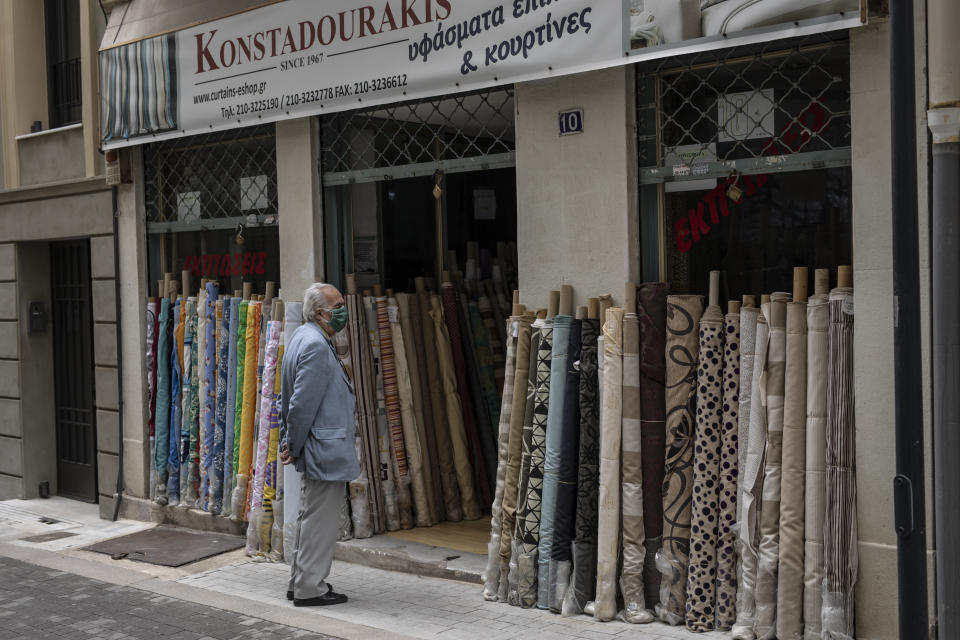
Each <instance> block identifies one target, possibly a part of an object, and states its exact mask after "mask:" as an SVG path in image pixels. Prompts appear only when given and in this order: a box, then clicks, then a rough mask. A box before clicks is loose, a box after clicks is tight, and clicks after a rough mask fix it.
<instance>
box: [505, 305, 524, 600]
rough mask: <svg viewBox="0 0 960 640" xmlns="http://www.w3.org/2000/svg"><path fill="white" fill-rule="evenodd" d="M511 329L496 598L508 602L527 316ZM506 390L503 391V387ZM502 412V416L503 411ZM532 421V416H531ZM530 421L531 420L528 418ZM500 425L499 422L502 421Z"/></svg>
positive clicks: (515, 319)
mask: <svg viewBox="0 0 960 640" xmlns="http://www.w3.org/2000/svg"><path fill="white" fill-rule="evenodd" d="M511 320H512V322H513V323H514V329H513V330H512V332H513V334H515V335H514V337H515V340H516V353H515V354H514V362H515V368H514V372H513V391H512V406H511V407H510V410H509V413H508V415H509V423H508V429H509V434H508V436H507V468H506V475H505V479H504V489H503V503H502V505H501V509H500V511H501V515H500V521H501V527H500V585H499V587H498V591H497V599H498V600H499V601H500V602H508V601H509V594H510V555H511V551H512V546H513V537H514V533H515V531H516V523H517V502H518V494H519V492H520V467H521V462H522V459H523V450H524V447H523V433H524V416H525V415H526V412H527V400H528V389H529V388H530V386H531V385H530V353H531V350H530V344H531V335H530V334H531V331H530V321H531V318H530V316H513V317H512V318H511ZM504 394H506V391H504ZM505 413H507V412H501V413H500V416H501V420H502V419H503V416H504V414H505ZM531 421H532V416H531ZM531 424H532V422H531ZM501 428H502V425H501Z"/></svg>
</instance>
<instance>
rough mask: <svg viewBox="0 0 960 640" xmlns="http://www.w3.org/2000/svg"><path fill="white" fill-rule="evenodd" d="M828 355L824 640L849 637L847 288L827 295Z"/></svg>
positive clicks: (852, 465) (852, 514) (852, 481)
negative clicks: (828, 302)
mask: <svg viewBox="0 0 960 640" xmlns="http://www.w3.org/2000/svg"><path fill="white" fill-rule="evenodd" d="M829 354H830V355H829V363H830V364H829V375H828V376H827V431H826V435H827V455H826V480H825V487H826V515H825V517H824V525H823V553H824V567H823V608H822V610H821V625H822V635H823V637H824V638H853V637H855V632H856V629H855V626H854V597H855V595H856V594H855V591H854V589H855V587H856V583H857V568H858V567H857V484H856V423H855V420H854V382H853V357H854V355H853V291H852V290H851V289H847V288H836V289H834V290H833V291H831V292H830V351H829Z"/></svg>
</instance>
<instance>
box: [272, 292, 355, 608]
mask: <svg viewBox="0 0 960 640" xmlns="http://www.w3.org/2000/svg"><path fill="white" fill-rule="evenodd" d="M303 318H304V320H305V324H304V325H303V326H301V327H299V328H298V329H297V330H296V331H294V332H293V336H292V337H291V338H290V341H289V342H288V343H287V345H286V349H285V352H284V356H283V373H282V385H281V387H282V388H281V395H280V423H281V434H282V435H281V451H280V460H281V462H283V464H294V465H295V466H296V469H297V471H300V472H301V473H302V474H303V476H302V480H301V485H300V513H299V515H298V517H297V534H296V550H295V552H294V557H293V563H292V566H291V568H290V584H289V587H288V590H287V599H289V600H293V604H294V605H296V606H298V607H315V606H324V605H332V604H340V603H342V602H346V601H347V596H345V595H343V594H340V593H334V591H333V587H331V586H330V585H329V584H327V583H326V582H325V581H326V579H327V576H328V575H329V573H330V565H331V563H332V562H333V549H334V545H335V544H336V542H337V533H338V530H339V522H340V506H341V504H342V502H343V500H344V495H345V493H346V492H345V489H344V487H345V483H347V482H350V481H352V480H355V479H356V478H357V476H359V475H360V463H359V461H358V460H357V454H356V450H355V448H354V438H355V433H356V428H355V426H354V422H353V419H354V395H353V386H352V384H351V383H350V377H349V376H348V375H347V372H346V370H345V369H344V367H343V364H342V363H341V362H340V359H339V358H338V357H337V352H336V350H335V349H334V346H333V343H332V339H333V336H334V335H335V334H336V333H337V332H338V331H340V330H342V329H343V328H344V326H346V323H347V309H346V307H344V303H343V296H342V295H340V292H339V291H337V289H336V288H335V287H333V286H331V285H328V284H322V283H317V284H313V285H311V286H310V287H309V288H308V289H307V290H306V291H305V292H304V294H303Z"/></svg>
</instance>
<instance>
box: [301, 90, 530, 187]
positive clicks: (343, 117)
mask: <svg viewBox="0 0 960 640" xmlns="http://www.w3.org/2000/svg"><path fill="white" fill-rule="evenodd" d="M513 108H514V100H513V88H512V87H507V88H500V89H494V90H489V91H475V92H471V93H464V94H460V95H456V96H451V97H446V98H434V99H427V100H418V101H412V102H403V103H397V104H391V105H387V106H384V107H379V108H376V109H372V110H365V111H351V112H345V113H338V114H333V115H329V116H324V117H323V118H322V134H321V135H322V142H321V146H322V149H321V157H320V164H321V168H322V175H323V183H324V184H325V185H327V186H332V185H338V184H347V183H351V182H372V181H378V180H383V179H396V178H402V177H414V176H422V175H432V174H433V173H434V172H435V171H437V170H441V171H445V172H448V173H449V172H456V171H473V170H478V169H489V168H499V167H505V166H513V164H514V162H515V156H514V150H515V146H514V138H515V136H514V121H513V115H514V114H513Z"/></svg>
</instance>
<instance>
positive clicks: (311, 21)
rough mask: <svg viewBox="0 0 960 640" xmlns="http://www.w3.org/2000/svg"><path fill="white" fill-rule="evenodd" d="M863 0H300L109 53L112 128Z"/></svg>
mask: <svg viewBox="0 0 960 640" xmlns="http://www.w3.org/2000/svg"><path fill="white" fill-rule="evenodd" d="M861 1H862V0H376V1H375V2H374V1H373V0H366V1H364V0H326V1H324V2H317V1H316V0H286V1H284V2H279V3H275V4H270V5H267V6H264V7H261V8H258V9H253V10H250V11H246V12H243V13H240V14H237V15H233V16H230V17H227V18H223V19H220V20H215V21H212V22H208V23H204V24H201V25H198V26H194V27H190V28H187V29H183V30H181V31H177V32H175V33H169V34H165V35H161V36H156V37H152V38H149V39H145V40H141V41H137V42H133V43H128V44H123V45H120V46H111V47H108V48H105V49H104V50H102V51H101V56H100V76H101V100H102V105H101V106H102V109H101V111H102V122H101V134H102V137H103V141H104V147H105V148H113V147H120V146H126V145H130V144H139V143H143V142H148V141H151V140H159V139H163V138H169V137H176V136H183V135H192V134H196V133H201V132H206V131H212V130H220V129H225V128H236V127H238V126H251V125H254V124H258V123H263V122H272V121H277V120H283V119H286V118H299V117H303V116H307V115H315V114H321V113H328V112H335V111H344V110H349V109H357V108H364V107H367V106H369V107H372V106H376V105H381V104H386V103H391V102H399V101H404V100H413V99H420V98H426V97H432V96H438V95H444V94H450V93H458V92H463V91H468V90H471V89H481V88H486V87H493V86H497V85H503V84H510V83H515V82H523V81H528V80H535V79H541V78H547V77H553V76H559V75H565V74H571V73H577V72H582V71H590V70H595V69H602V68H606V67H611V66H617V65H623V64H629V63H632V62H635V61H639V60H644V59H650V58H655V57H663V56H667V55H678V54H681V53H687V52H690V51H699V50H704V49H710V48H720V47H726V46H732V45H734V44H738V43H742V44H748V43H751V42H759V41H763V40H771V39H775V38H779V37H787V36H791V35H803V34H805V33H815V32H818V31H824V30H827V29H838V28H845V27H849V26H853V25H855V24H860V21H861V18H860V11H859V7H860V3H861ZM787 20H789V21H790V22H789V23H786V21H787ZM784 23H786V24H784ZM771 25H772V26H771ZM731 32H736V33H731Z"/></svg>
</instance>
